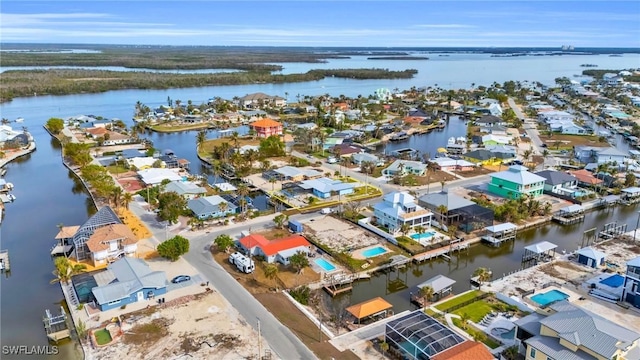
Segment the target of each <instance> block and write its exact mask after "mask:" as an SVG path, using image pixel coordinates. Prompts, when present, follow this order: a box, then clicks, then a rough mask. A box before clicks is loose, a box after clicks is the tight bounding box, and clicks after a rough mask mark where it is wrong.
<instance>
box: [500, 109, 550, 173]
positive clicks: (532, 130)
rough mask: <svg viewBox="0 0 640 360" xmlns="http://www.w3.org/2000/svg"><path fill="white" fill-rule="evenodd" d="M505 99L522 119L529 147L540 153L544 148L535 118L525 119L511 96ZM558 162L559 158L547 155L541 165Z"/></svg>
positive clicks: (547, 165)
mask: <svg viewBox="0 0 640 360" xmlns="http://www.w3.org/2000/svg"><path fill="white" fill-rule="evenodd" d="M507 101H508V103H509V107H511V109H512V110H513V112H514V113H515V114H516V116H517V117H518V119H520V120H521V121H522V128H523V129H524V131H525V132H526V133H527V136H528V137H529V139H530V140H531V147H532V148H533V150H534V153H535V154H542V152H543V151H544V150H545V148H544V147H543V146H542V140H540V133H539V132H538V128H537V122H536V121H535V120H533V121H527V117H526V116H525V115H524V114H523V113H522V111H521V110H520V107H519V106H518V105H517V104H516V102H515V101H514V100H513V99H512V98H509V99H507ZM560 163H561V160H560V159H558V158H556V157H554V156H548V157H547V158H546V159H544V164H543V165H544V166H543V167H545V168H546V167H549V166H552V167H553V166H557V165H558V164H560Z"/></svg>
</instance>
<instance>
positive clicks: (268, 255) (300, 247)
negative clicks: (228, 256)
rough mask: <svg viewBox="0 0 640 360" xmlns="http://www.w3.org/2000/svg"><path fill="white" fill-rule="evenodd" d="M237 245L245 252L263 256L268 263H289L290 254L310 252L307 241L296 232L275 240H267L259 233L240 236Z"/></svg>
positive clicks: (307, 253)
mask: <svg viewBox="0 0 640 360" xmlns="http://www.w3.org/2000/svg"><path fill="white" fill-rule="evenodd" d="M238 246H239V247H240V248H242V250H244V252H245V253H246V254H250V255H252V256H256V255H259V256H264V257H265V259H266V261H267V262H268V263H273V262H276V261H277V262H279V263H281V264H283V265H289V260H290V259H291V256H292V255H295V254H297V253H299V252H301V253H304V254H306V255H309V254H311V244H310V243H309V241H307V239H305V238H304V236H302V235H297V234H296V235H292V236H289V237H286V238H282V239H276V240H267V239H266V238H265V237H264V236H262V235H260V234H251V235H248V236H245V237H243V238H241V239H240V241H239V244H238Z"/></svg>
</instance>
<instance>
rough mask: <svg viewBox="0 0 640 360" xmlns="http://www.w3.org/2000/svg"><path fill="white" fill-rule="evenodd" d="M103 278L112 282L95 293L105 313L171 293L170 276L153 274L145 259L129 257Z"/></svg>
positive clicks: (114, 264) (97, 288)
mask: <svg viewBox="0 0 640 360" xmlns="http://www.w3.org/2000/svg"><path fill="white" fill-rule="evenodd" d="M101 278H109V279H112V281H111V282H107V283H106V285H102V286H96V287H94V288H93V289H91V293H92V294H93V297H94V298H95V302H96V304H97V305H98V308H100V310H101V311H106V310H110V309H115V308H119V307H123V306H125V305H127V304H132V303H135V302H141V301H145V300H151V299H154V298H155V297H157V296H159V295H163V294H166V293H167V275H166V273H165V272H164V271H153V270H151V268H150V267H149V265H147V263H146V262H145V261H144V260H142V259H136V258H130V257H125V258H122V259H120V260H118V261H116V262H114V263H112V264H110V265H109V266H108V267H107V270H106V271H105V273H103V274H101Z"/></svg>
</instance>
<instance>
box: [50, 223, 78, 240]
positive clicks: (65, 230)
mask: <svg viewBox="0 0 640 360" xmlns="http://www.w3.org/2000/svg"><path fill="white" fill-rule="evenodd" d="M78 229H80V226H77V225H76V226H63V227H62V229H60V232H59V233H58V235H56V240H57V239H68V238H72V237H73V235H75V234H76V232H78Z"/></svg>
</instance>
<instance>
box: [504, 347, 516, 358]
mask: <svg viewBox="0 0 640 360" xmlns="http://www.w3.org/2000/svg"><path fill="white" fill-rule="evenodd" d="M502 356H504V357H505V358H506V360H516V359H518V346H517V345H514V346H509V347H508V348H506V349H505V350H504V351H503V352H502Z"/></svg>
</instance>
